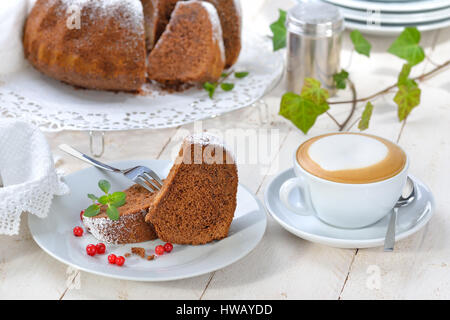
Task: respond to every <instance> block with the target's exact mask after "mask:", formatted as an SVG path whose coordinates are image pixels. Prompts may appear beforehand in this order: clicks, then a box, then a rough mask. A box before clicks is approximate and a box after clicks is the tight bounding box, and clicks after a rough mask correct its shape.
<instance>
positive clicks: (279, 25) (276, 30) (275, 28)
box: [270, 9, 286, 51]
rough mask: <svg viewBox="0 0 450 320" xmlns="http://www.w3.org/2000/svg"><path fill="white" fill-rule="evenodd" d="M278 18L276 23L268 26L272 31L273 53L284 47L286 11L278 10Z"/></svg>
mask: <svg viewBox="0 0 450 320" xmlns="http://www.w3.org/2000/svg"><path fill="white" fill-rule="evenodd" d="M278 11H279V12H280V16H279V18H278V20H277V21H275V22H274V23H272V24H271V25H270V30H271V31H272V34H273V37H272V45H273V51H277V50H280V49H282V48H284V47H286V11H284V10H281V9H278Z"/></svg>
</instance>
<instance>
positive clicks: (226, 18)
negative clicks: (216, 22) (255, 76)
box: [204, 0, 242, 68]
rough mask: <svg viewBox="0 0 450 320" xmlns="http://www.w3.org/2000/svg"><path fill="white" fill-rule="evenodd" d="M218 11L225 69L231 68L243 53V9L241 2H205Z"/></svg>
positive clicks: (219, 0)
mask: <svg viewBox="0 0 450 320" xmlns="http://www.w3.org/2000/svg"><path fill="white" fill-rule="evenodd" d="M204 1H207V2H210V3H212V4H213V5H214V7H215V8H216V9H217V13H218V14H219V18H220V23H221V26H222V33H223V42H224V45H225V56H226V63H225V68H230V67H231V66H232V65H234V64H235V63H236V61H237V59H238V58H239V53H240V52H241V33H242V15H241V12H242V9H241V2H240V1H239V0H204Z"/></svg>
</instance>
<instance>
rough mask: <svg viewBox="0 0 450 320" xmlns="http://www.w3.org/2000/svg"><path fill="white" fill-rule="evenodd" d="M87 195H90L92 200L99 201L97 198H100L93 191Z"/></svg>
mask: <svg viewBox="0 0 450 320" xmlns="http://www.w3.org/2000/svg"><path fill="white" fill-rule="evenodd" d="M87 196H88V198H89V199H91V200H92V201H97V200H98V198H97V197H96V196H95V195H93V194H92V193H89V194H88V195H87Z"/></svg>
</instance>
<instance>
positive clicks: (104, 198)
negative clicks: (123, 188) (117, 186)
mask: <svg viewBox="0 0 450 320" xmlns="http://www.w3.org/2000/svg"><path fill="white" fill-rule="evenodd" d="M98 202H99V203H101V204H107V203H108V202H109V196H108V195H104V196H101V197H100V198H98Z"/></svg>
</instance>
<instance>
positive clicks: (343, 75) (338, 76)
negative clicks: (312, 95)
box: [333, 69, 348, 89]
mask: <svg viewBox="0 0 450 320" xmlns="http://www.w3.org/2000/svg"><path fill="white" fill-rule="evenodd" d="M347 79H348V72H347V71H346V70H344V69H342V70H341V72H339V73H335V74H334V75H333V80H334V83H335V85H336V88H338V89H345V87H346V86H347Z"/></svg>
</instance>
